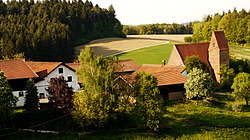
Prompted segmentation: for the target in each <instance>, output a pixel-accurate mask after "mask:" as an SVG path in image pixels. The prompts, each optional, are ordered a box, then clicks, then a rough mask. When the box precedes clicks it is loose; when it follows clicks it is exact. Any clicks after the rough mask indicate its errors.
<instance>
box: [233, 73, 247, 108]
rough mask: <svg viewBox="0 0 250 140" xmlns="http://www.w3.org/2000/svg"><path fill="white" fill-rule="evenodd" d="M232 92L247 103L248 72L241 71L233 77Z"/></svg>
mask: <svg viewBox="0 0 250 140" xmlns="http://www.w3.org/2000/svg"><path fill="white" fill-rule="evenodd" d="M232 89H233V90H234V92H233V93H234V94H235V95H236V96H237V97H239V98H242V99H244V100H245V101H246V105H248V102H249V99H250V74H248V73H245V72H241V73H239V74H238V75H237V76H236V77H235V78H234V83H233V85H232Z"/></svg>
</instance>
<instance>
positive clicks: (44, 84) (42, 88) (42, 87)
mask: <svg viewBox="0 0 250 140" xmlns="http://www.w3.org/2000/svg"><path fill="white" fill-rule="evenodd" d="M59 68H63V73H61V74H59ZM59 75H61V76H63V77H64V79H65V80H66V81H67V80H68V76H71V77H72V82H67V83H68V86H70V87H72V88H73V91H74V92H76V91H79V90H80V86H79V84H78V79H77V76H76V74H75V72H74V71H72V70H71V69H69V68H68V67H66V66H64V65H60V66H59V67H57V68H56V69H55V70H54V71H52V72H51V73H50V74H49V75H47V76H46V77H45V78H44V80H42V81H39V82H37V83H36V84H35V86H36V87H37V89H38V96H39V95H40V93H44V95H45V99H40V100H39V102H42V103H46V102H48V92H47V91H46V89H47V88H48V86H49V81H50V79H51V78H55V77H57V76H59Z"/></svg>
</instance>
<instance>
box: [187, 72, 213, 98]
mask: <svg viewBox="0 0 250 140" xmlns="http://www.w3.org/2000/svg"><path fill="white" fill-rule="evenodd" d="M184 87H185V89H186V97H187V98H188V99H201V98H203V97H208V96H209V95H210V94H211V93H212V89H213V81H212V80H211V78H210V76H209V74H208V73H205V72H203V70H202V69H197V68H193V70H192V71H191V72H190V73H189V74H188V80H187V82H186V83H185V84H184Z"/></svg>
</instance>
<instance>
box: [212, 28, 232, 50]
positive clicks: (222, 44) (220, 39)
mask: <svg viewBox="0 0 250 140" xmlns="http://www.w3.org/2000/svg"><path fill="white" fill-rule="evenodd" d="M213 35H214V36H215V38H216V40H217V43H218V46H219V48H220V50H228V49H229V47H228V43H227V39H226V36H225V34H224V32H223V31H214V32H213Z"/></svg>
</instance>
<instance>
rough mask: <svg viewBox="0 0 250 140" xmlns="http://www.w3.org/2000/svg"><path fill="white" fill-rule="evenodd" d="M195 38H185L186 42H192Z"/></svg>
mask: <svg viewBox="0 0 250 140" xmlns="http://www.w3.org/2000/svg"><path fill="white" fill-rule="evenodd" d="M192 40H193V38H192V37H191V36H186V37H184V41H185V42H192Z"/></svg>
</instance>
